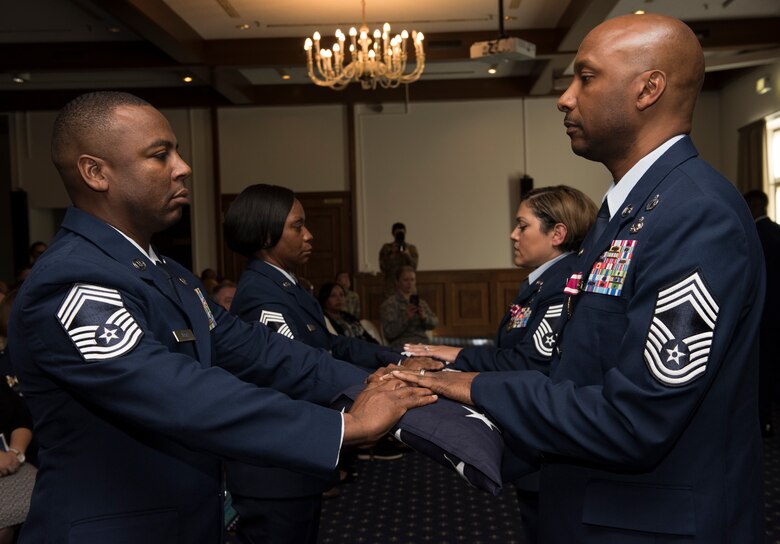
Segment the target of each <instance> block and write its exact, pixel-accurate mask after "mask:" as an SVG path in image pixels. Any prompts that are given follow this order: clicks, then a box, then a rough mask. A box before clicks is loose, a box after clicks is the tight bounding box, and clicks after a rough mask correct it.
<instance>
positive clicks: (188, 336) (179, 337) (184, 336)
mask: <svg viewBox="0 0 780 544" xmlns="http://www.w3.org/2000/svg"><path fill="white" fill-rule="evenodd" d="M173 337H174V338H175V339H176V341H177V342H194V341H195V335H194V334H193V333H192V331H191V330H190V329H181V330H178V331H173Z"/></svg>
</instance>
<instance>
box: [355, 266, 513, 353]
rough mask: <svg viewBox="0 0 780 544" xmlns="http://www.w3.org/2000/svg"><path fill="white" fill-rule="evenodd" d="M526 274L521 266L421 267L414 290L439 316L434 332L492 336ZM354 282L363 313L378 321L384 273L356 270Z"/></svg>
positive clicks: (465, 336)
mask: <svg viewBox="0 0 780 544" xmlns="http://www.w3.org/2000/svg"><path fill="white" fill-rule="evenodd" d="M527 275H528V272H527V271H525V270H521V269H494V270H446V271H420V272H417V292H418V293H419V294H420V298H421V299H423V300H425V302H427V303H428V305H429V306H430V307H431V310H433V312H434V313H435V314H436V315H437V316H438V318H439V326H438V327H436V329H435V330H434V331H433V334H434V336H455V337H462V338H484V337H488V338H493V337H495V335H496V330H497V329H498V324H499V322H500V321H501V318H502V317H503V315H504V313H505V312H506V311H507V309H508V308H509V305H510V304H511V303H512V300H513V299H514V298H515V296H516V295H517V291H518V289H519V287H520V282H522V281H523V280H524V279H525V277H526V276H527ZM353 283H354V286H353V288H354V289H355V291H356V292H357V293H358V295H359V296H360V303H361V311H362V317H364V318H366V319H370V320H371V321H373V322H374V323H376V324H377V325H378V324H379V306H380V305H381V304H382V301H384V299H385V295H384V287H385V283H384V277H383V276H382V275H381V274H377V275H373V274H358V275H357V276H356V277H355V278H354V279H353Z"/></svg>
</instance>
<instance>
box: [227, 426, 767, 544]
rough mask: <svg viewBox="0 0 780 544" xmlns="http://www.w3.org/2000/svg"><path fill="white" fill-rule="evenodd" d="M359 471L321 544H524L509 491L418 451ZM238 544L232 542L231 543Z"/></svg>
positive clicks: (326, 514) (338, 500) (331, 503)
mask: <svg viewBox="0 0 780 544" xmlns="http://www.w3.org/2000/svg"><path fill="white" fill-rule="evenodd" d="M775 421H780V410H776V411H775ZM764 445H765V448H764V486H765V497H766V503H765V504H766V511H765V514H766V523H767V544H780V434H778V433H777V432H776V433H775V434H773V435H772V436H769V437H767V438H766V439H765V443H764ZM355 468H356V471H357V473H358V476H357V478H355V479H354V480H353V481H351V482H349V483H347V484H345V485H343V486H342V488H341V489H342V491H341V495H340V496H338V497H335V498H332V499H327V500H326V501H324V506H323V512H322V522H321V527H320V538H319V544H336V543H338V544H380V543H381V544H391V543H392V544H450V543H469V544H485V543H501V544H526V543H525V542H524V541H523V538H522V536H521V529H520V521H519V517H518V515H517V503H516V500H515V496H514V488H512V487H511V486H507V487H505V488H504V490H503V492H502V493H501V495H500V496H498V497H493V496H491V495H489V494H487V493H485V492H483V491H479V490H476V489H473V488H471V487H469V485H468V484H467V483H466V482H464V481H463V480H461V479H460V478H459V477H458V476H456V475H455V474H454V473H453V472H452V471H449V470H447V469H445V468H444V467H442V466H440V465H438V464H436V463H434V462H432V461H429V460H428V459H427V458H425V457H424V456H422V455H421V454H417V453H414V452H412V453H407V454H405V455H404V457H403V458H402V459H400V460H397V461H358V462H357V464H356V467H355ZM238 542H239V541H238V539H236V537H235V536H234V535H231V534H229V535H228V538H227V540H226V544H238Z"/></svg>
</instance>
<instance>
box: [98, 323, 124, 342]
mask: <svg viewBox="0 0 780 544" xmlns="http://www.w3.org/2000/svg"><path fill="white" fill-rule="evenodd" d="M98 338H102V339H103V340H105V341H106V344H108V343H109V342H111V340H114V339H116V338H119V335H118V334H117V333H116V329H109V328H106V327H103V334H101V335H100V336H98Z"/></svg>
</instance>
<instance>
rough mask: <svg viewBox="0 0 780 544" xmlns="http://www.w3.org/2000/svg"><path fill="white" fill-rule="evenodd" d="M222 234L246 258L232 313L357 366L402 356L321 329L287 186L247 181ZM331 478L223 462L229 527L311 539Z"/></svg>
mask: <svg viewBox="0 0 780 544" xmlns="http://www.w3.org/2000/svg"><path fill="white" fill-rule="evenodd" d="M224 233H225V240H226V242H227V245H228V247H229V248H230V249H231V250H233V251H235V252H237V253H240V254H241V255H244V256H245V257H247V259H248V262H247V267H246V269H245V270H244V272H243V273H242V274H241V278H240V279H239V282H238V289H237V291H236V295H235V297H234V298H233V304H232V306H231V309H230V312H231V313H232V314H235V315H237V316H239V317H240V318H242V319H244V320H246V321H249V322H255V323H256V322H258V321H259V322H260V323H262V324H264V325H266V326H267V327H269V328H270V329H272V330H274V331H276V332H277V333H279V334H280V335H283V336H286V337H288V338H292V339H294V340H297V341H299V342H302V343H304V344H308V345H309V346H313V347H316V348H323V350H327V351H329V352H330V353H331V354H332V355H333V357H335V358H337V359H342V360H344V361H347V362H351V363H354V364H357V365H360V366H363V367H368V368H372V369H375V368H378V367H380V366H384V365H387V364H391V363H397V362H399V361H400V360H401V359H403V356H402V355H401V354H400V350H397V349H390V348H386V347H383V346H379V345H376V344H371V343H369V342H365V341H363V340H360V339H358V338H350V337H347V336H337V335H333V334H331V333H330V332H329V331H328V330H327V325H326V323H325V318H324V315H323V311H322V308H321V307H320V305H319V303H318V302H317V300H316V299H315V298H314V297H313V296H312V295H311V294H310V292H309V290H308V289H307V288H304V287H302V286H301V285H300V282H299V278H297V277H296V276H295V274H294V273H293V271H294V270H295V269H296V268H298V267H300V266H301V265H303V264H305V263H306V262H308V260H309V257H310V256H311V253H312V240H313V239H314V236H313V235H312V234H311V232H309V229H308V228H307V227H306V213H305V211H304V209H303V206H302V205H301V203H300V201H299V200H298V199H297V198H295V193H293V191H291V190H290V189H288V188H286V187H279V186H276V185H267V184H257V185H250V186H249V187H247V188H246V189H244V190H243V191H242V192H241V193H240V194H239V195H238V197H236V199H235V200H234V201H233V203H232V204H231V205H230V208H229V209H228V211H227V213H226V214H225V224H224ZM432 363H434V364H436V363H435V362H433V361H432ZM338 480H339V477H338V473H337V471H336V470H335V467H334V471H333V473H332V475H331V477H330V478H314V477H312V476H311V475H309V474H304V473H301V472H295V471H291V470H286V469H281V468H276V467H259V466H254V465H249V464H245V463H238V462H233V463H228V465H227V486H228V490H229V491H230V492H231V494H232V496H233V506H234V507H235V509H236V511H238V513H239V516H240V517H239V522H238V527H237V532H238V533H239V535H241V536H242V538H245V539H248V540H249V541H250V542H267V541H269V537H270V536H271V535H273V536H274V538H275V539H274V540H273V542H289V543H290V544H298V543H306V542H310V543H312V544H313V543H314V542H316V540H317V531H318V527H319V519H320V510H321V504H322V493H323V492H324V491H326V490H329V489H331V488H332V486H333V485H334V484H335V483H336V482H338Z"/></svg>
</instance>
